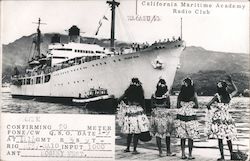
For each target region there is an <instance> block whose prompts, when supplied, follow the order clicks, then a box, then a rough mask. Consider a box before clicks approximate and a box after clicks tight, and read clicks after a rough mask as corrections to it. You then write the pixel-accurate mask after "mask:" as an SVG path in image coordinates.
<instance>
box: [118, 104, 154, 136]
mask: <svg viewBox="0 0 250 161" xmlns="http://www.w3.org/2000/svg"><path fill="white" fill-rule="evenodd" d="M117 118H118V124H119V125H120V126H121V132H122V133H124V134H139V133H141V132H146V131H149V120H148V118H147V116H146V115H145V113H144V110H143V108H142V107H141V106H139V105H126V104H125V103H124V102H121V103H120V104H119V109H118V111H117Z"/></svg>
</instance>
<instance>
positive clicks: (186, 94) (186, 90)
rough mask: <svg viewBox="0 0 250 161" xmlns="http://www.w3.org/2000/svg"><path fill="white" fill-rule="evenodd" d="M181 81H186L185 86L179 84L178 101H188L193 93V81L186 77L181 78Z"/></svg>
mask: <svg viewBox="0 0 250 161" xmlns="http://www.w3.org/2000/svg"><path fill="white" fill-rule="evenodd" d="M183 83H187V86H186V85H184V84H183V85H182V86H181V91H180V94H179V96H178V97H179V99H180V101H184V102H188V101H191V100H193V98H194V94H195V89H194V85H193V81H192V80H191V79H190V78H186V79H184V80H183Z"/></svg>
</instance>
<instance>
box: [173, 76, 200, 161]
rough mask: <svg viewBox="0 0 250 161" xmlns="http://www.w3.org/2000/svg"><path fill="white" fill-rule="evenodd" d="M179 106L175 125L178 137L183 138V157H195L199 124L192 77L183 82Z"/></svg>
mask: <svg viewBox="0 0 250 161" xmlns="http://www.w3.org/2000/svg"><path fill="white" fill-rule="evenodd" d="M177 108H179V109H178V112H177V118H176V124H175V126H176V127H177V128H176V132H177V137H179V138H181V153H182V154H181V159H187V158H188V159H194V157H193V156H192V150H193V139H194V138H198V137H199V128H198V127H199V124H198V120H197V117H196V109H197V108H198V101H197V95H196V92H195V89H194V84H193V81H192V80H191V79H190V78H186V79H184V80H183V82H182V86H181V91H180V94H179V96H178V98H177ZM186 139H188V149H189V155H188V157H187V156H186V155H185V144H186Z"/></svg>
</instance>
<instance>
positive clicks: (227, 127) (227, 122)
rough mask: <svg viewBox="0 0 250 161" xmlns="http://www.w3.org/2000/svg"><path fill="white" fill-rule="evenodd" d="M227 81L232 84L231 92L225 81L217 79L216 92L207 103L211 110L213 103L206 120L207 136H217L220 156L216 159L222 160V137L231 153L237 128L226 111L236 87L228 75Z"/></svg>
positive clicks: (236, 90)
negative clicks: (212, 110)
mask: <svg viewBox="0 0 250 161" xmlns="http://www.w3.org/2000/svg"><path fill="white" fill-rule="evenodd" d="M227 81H228V82H229V83H230V84H231V85H232V86H233V88H234V90H233V92H232V93H229V92H228V91H227V86H228V84H227V82H226V81H224V80H223V81H219V82H218V83H217V93H216V94H215V96H214V97H213V98H212V100H211V101H210V102H209V103H208V104H207V108H208V110H211V105H212V104H213V103H215V104H214V105H215V106H214V107H215V109H214V113H213V114H212V116H211V117H210V120H208V123H207V124H208V131H207V132H208V136H209V137H211V138H218V145H219V149H220V154H221V158H219V159H218V161H224V160H225V159H224V151H223V139H226V140H227V145H228V149H229V151H230V154H231V158H232V152H233V146H232V141H231V140H234V139H236V134H237V130H236V127H235V124H234V120H233V119H232V117H231V115H230V114H229V112H228V109H229V107H230V101H231V98H232V97H234V96H235V95H236V94H237V92H238V89H237V87H236V86H235V84H234V82H233V81H232V79H231V77H230V76H228V78H227Z"/></svg>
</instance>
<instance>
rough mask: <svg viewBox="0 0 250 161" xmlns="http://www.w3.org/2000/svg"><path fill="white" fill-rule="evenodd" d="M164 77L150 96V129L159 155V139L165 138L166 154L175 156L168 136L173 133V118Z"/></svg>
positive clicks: (160, 153)
mask: <svg viewBox="0 0 250 161" xmlns="http://www.w3.org/2000/svg"><path fill="white" fill-rule="evenodd" d="M167 92H168V87H167V85H166V82H165V80H164V79H160V80H159V82H158V83H157V86H156V91H155V93H154V95H153V96H152V99H151V102H152V107H153V110H152V113H151V121H150V122H151V128H150V131H151V132H152V133H153V134H154V135H155V136H156V143H157V146H158V150H159V156H160V157H162V156H163V155H162V146H161V139H163V138H166V147H167V156H175V155H176V154H173V153H171V151H170V136H171V135H172V134H173V133H174V118H173V113H172V112H171V110H170V97H169V95H168V93H167Z"/></svg>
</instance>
